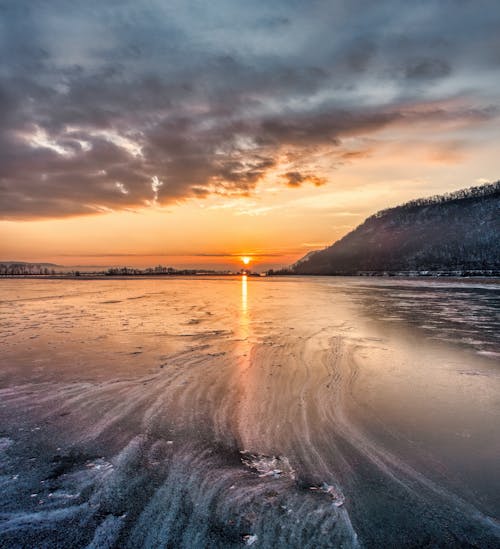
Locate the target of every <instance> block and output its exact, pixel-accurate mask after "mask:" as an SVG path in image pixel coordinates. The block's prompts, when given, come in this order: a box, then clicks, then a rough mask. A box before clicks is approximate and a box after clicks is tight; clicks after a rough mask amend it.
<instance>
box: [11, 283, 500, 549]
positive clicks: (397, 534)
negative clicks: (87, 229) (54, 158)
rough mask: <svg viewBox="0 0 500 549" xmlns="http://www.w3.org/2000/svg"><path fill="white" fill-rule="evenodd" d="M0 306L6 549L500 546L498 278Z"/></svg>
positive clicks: (198, 287)
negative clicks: (65, 548) (489, 280)
mask: <svg viewBox="0 0 500 549" xmlns="http://www.w3.org/2000/svg"><path fill="white" fill-rule="evenodd" d="M0 296H1V299H2V303H1V307H0V322H1V331H0V338H1V339H0V340H1V349H2V355H1V357H2V358H1V365H0V487H1V493H2V497H1V498H0V547H37V548H43V547H47V548H49V547H50V548H53V547H68V548H78V547H94V548H97V547H103V548H112V547H116V548H118V547H120V548H122V547H131V548H132V547H133V548H137V547H151V548H158V547H176V548H177V547H185V548H197V547H200V548H205V547H220V548H223V547H242V546H246V545H251V546H253V547H255V548H258V547H266V548H267V547H269V548H276V547H287V548H289V547H293V548H295V547H296V548H303V547H311V548H319V547H357V546H361V547H381V548H382V547H383V548H386V547H481V548H488V547H492V548H493V547H499V546H500V525H499V522H498V521H499V516H500V428H499V426H500V360H499V359H500V354H499V353H500V332H499V330H498V324H499V322H498V321H499V315H500V284H495V283H490V284H481V283H478V282H473V281H458V282H455V283H454V282H444V281H435V280H427V279H422V280H420V279H419V280H412V281H405V280H397V279H365V278H327V277H305V278H300V277H283V278H249V279H248V280H247V278H246V277H233V278H232V277H226V278H202V277H196V278H173V277H172V278H156V279H142V278H137V279H130V280H127V279H123V280H109V279H105V280H94V281H93V280H19V279H18V280H0Z"/></svg>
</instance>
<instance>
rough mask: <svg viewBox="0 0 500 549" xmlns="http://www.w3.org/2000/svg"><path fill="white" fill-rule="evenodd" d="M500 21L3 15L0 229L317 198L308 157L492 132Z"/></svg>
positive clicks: (169, 8)
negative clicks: (262, 185) (208, 202)
mask: <svg viewBox="0 0 500 549" xmlns="http://www.w3.org/2000/svg"><path fill="white" fill-rule="evenodd" d="M194 13H196V17H194V16H193V14H194ZM499 23H500V9H499V8H498V4H497V3H495V2H493V1H492V2H485V3H483V4H482V9H481V10H479V9H477V8H476V7H475V6H474V3H472V2H453V1H451V0H449V1H445V2H442V1H437V0H436V1H435V2H432V1H430V2H426V3H414V4H412V5H409V4H408V3H407V2H403V1H397V0H394V1H390V0H388V1H384V2H368V1H366V2H364V1H361V0H355V1H353V2H349V3H333V4H332V3H331V2H326V1H325V2H321V1H318V2H314V7H311V6H310V5H309V4H302V3H297V2H292V1H291V2H287V1H284V0H280V1H278V2H273V3H270V2H261V1H257V2H255V3H252V4H239V3H238V4H236V3H234V2H230V1H229V0H226V1H223V0H217V1H214V2H211V3H201V4H200V3H196V4H194V3H192V2H181V1H180V0H179V1H178V2H176V1H173V2H168V3H165V2H160V1H159V0H158V1H156V0H151V1H148V2H136V1H134V2H132V1H131V0H130V1H129V2H127V1H125V2H123V1H120V2H118V1H117V0H112V1H110V2H106V3H105V4H104V5H102V3H100V2H97V1H96V0H89V1H88V2H84V3H81V4H80V5H74V4H68V3H67V2H64V1H62V0H47V1H44V2H33V1H31V0H30V1H28V0H10V1H9V0H7V1H6V2H2V3H1V4H0V55H1V57H2V66H1V67H0V193H1V197H0V198H1V200H0V215H1V216H2V217H4V218H37V217H45V216H70V215H79V214H91V213H97V212H102V211H108V210H109V209H133V208H137V207H140V206H143V205H147V204H168V203H169V202H173V201H178V200H182V199H185V198H189V197H198V198H204V197H206V196H209V195H211V194H219V195H231V196H238V195H243V196H246V195H249V194H251V193H252V192H254V191H255V189H256V187H257V186H258V185H259V182H260V181H261V180H262V179H263V178H264V177H265V176H266V175H267V174H269V173H271V172H273V173H278V175H280V176H281V177H282V180H283V182H284V187H286V186H292V187H293V186H299V185H301V184H303V183H312V184H313V185H319V184H323V183H324V181H325V177H324V174H323V173H321V172H320V171H318V170H319V168H318V167H317V166H314V165H312V164H311V163H310V161H309V160H308V159H309V157H310V156H311V157H312V156H313V155H309V153H310V152H315V151H318V150H323V149H324V150H325V151H326V153H325V154H328V157H329V158H330V160H331V162H330V169H334V168H335V167H336V166H338V165H339V164H341V163H343V162H346V161H350V162H351V161H356V160H357V158H359V157H361V156H363V155H364V154H365V152H364V151H353V150H351V148H349V147H348V146H347V145H346V140H348V139H349V138H352V137H364V136H366V135H368V134H370V133H373V132H375V131H377V130H380V129H382V128H385V127H387V126H390V125H395V124H414V123H415V122H421V123H426V124H429V125H432V124H435V123H436V122H439V121H447V120H466V121H469V122H470V123H472V122H474V123H481V122H482V121H484V120H489V119H491V118H493V117H496V116H497V111H496V110H495V108H492V107H491V106H490V105H495V104H498V85H497V84H498V72H495V71H498V69H499V65H498V55H494V54H492V50H493V49H494V48H495V47H496V46H498V32H497V29H498V27H499ZM485 74H488V75H490V78H483V79H481V78H480V77H481V75H485ZM491 75H496V84H495V79H494V78H492V77H491ZM443 82H446V85H445V86H442V87H439V85H440V84H441V83H443ZM446 90H447V91H446ZM450 90H451V91H450ZM461 95H462V96H464V97H466V98H467V101H466V102H463V104H461V106H457V105H456V104H454V103H453V101H454V100H455V99H456V98H457V97H460V96H461ZM448 101H449V103H448ZM283 155H285V156H286V157H287V159H288V160H289V161H290V162H291V163H292V166H290V165H289V164H288V165H287V167H286V168H283V169H282V168H281V166H280V164H279V158H280V157H282V156H283ZM323 168H324V166H323Z"/></svg>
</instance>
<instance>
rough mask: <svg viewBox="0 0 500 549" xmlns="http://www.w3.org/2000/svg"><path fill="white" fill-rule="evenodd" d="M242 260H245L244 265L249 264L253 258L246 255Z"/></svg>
mask: <svg viewBox="0 0 500 549" xmlns="http://www.w3.org/2000/svg"><path fill="white" fill-rule="evenodd" d="M241 261H243V264H244V265H248V264H249V263H250V261H252V258H251V257H247V256H245V257H242V258H241Z"/></svg>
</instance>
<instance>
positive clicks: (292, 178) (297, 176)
mask: <svg viewBox="0 0 500 549" xmlns="http://www.w3.org/2000/svg"><path fill="white" fill-rule="evenodd" d="M284 177H285V179H286V184H287V185H288V186H289V187H300V186H301V185H303V184H304V183H312V184H313V185H315V186H316V187H320V186H321V185H324V184H325V183H326V179H325V178H324V177H318V176H317V175H313V174H302V173H300V172H287V173H286V174H285V176H284Z"/></svg>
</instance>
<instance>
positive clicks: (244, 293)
mask: <svg viewBox="0 0 500 549" xmlns="http://www.w3.org/2000/svg"><path fill="white" fill-rule="evenodd" d="M247 284H248V280H247V275H243V276H242V277H241V312H242V313H243V315H245V316H246V314H247V312H248V311H247V310H248V287H247Z"/></svg>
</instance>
